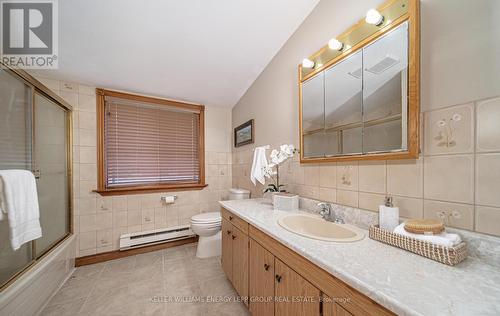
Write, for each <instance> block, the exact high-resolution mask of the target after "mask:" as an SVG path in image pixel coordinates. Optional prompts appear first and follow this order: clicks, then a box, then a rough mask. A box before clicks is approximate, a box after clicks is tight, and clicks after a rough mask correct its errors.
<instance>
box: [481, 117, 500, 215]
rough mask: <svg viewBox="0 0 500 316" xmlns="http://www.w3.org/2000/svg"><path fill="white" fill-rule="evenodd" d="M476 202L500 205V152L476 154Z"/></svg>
mask: <svg viewBox="0 0 500 316" xmlns="http://www.w3.org/2000/svg"><path fill="white" fill-rule="evenodd" d="M499 126H500V125H499ZM476 204H479V205H488V206H496V207H499V206H500V154H479V155H477V156H476Z"/></svg>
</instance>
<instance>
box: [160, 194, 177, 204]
mask: <svg viewBox="0 0 500 316" xmlns="http://www.w3.org/2000/svg"><path fill="white" fill-rule="evenodd" d="M170 196H173V198H174V201H175V200H177V195H166V196H162V197H161V200H162V201H163V202H167V198H168V197H170Z"/></svg>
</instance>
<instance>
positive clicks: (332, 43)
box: [328, 38, 344, 51]
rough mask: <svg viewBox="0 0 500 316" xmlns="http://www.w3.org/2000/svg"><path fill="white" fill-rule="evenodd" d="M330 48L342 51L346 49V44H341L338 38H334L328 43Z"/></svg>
mask: <svg viewBox="0 0 500 316" xmlns="http://www.w3.org/2000/svg"><path fill="white" fill-rule="evenodd" d="M328 47H329V48H330V49H334V50H338V51H341V50H342V48H344V43H342V42H340V41H339V40H337V39H336V38H332V39H331V40H329V41H328Z"/></svg>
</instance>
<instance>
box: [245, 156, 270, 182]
mask: <svg viewBox="0 0 500 316" xmlns="http://www.w3.org/2000/svg"><path fill="white" fill-rule="evenodd" d="M268 148H269V146H261V147H256V148H255V149H254V151H253V162H252V170H251V171H250V180H251V181H252V183H253V184H254V185H256V182H255V180H257V181H259V182H260V183H261V184H265V183H266V179H265V172H264V168H265V167H267V158H266V149H268Z"/></svg>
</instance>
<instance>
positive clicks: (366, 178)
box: [359, 161, 387, 203]
mask: <svg viewBox="0 0 500 316" xmlns="http://www.w3.org/2000/svg"><path fill="white" fill-rule="evenodd" d="M386 182H387V181H386V165H385V161H363V162H360V163H359V191H363V192H370V193H380V194H384V193H385V192H386ZM360 203H361V197H360Z"/></svg>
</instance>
